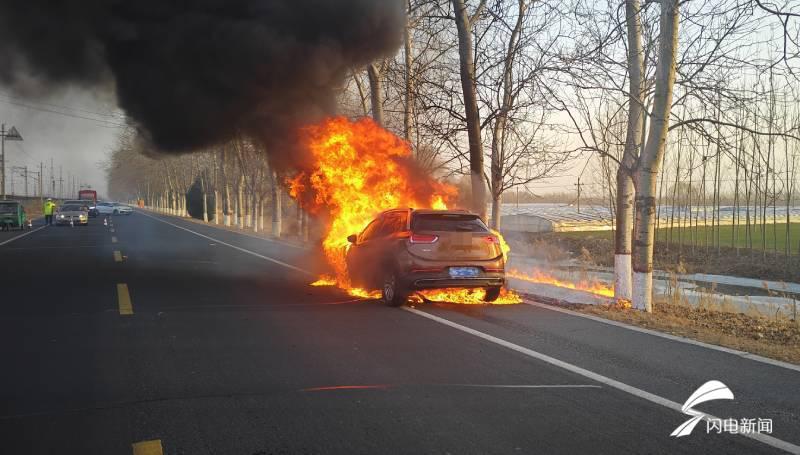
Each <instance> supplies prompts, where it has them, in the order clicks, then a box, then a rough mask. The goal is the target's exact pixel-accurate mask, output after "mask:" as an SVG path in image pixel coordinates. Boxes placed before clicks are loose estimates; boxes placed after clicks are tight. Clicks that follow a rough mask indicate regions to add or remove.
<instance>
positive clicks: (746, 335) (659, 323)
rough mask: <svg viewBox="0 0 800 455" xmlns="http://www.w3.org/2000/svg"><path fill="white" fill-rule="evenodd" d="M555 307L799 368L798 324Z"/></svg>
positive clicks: (677, 309) (667, 308) (665, 309)
mask: <svg viewBox="0 0 800 455" xmlns="http://www.w3.org/2000/svg"><path fill="white" fill-rule="evenodd" d="M555 305H556V306H561V307H564V308H568V309H570V310H573V311H577V312H580V313H585V314H591V315H595V316H599V317H602V318H606V319H610V320H614V321H619V322H624V323H627V324H631V325H636V326H639V327H644V328H648V329H652V330H657V331H659V332H664V333H668V334H671V335H677V336H682V337H686V338H691V339H694V340H698V341H703V342H706V343H710V344H716V345H719V346H725V347H728V348H732V349H738V350H740V351H746V352H750V353H753V354H758V355H761V356H764V357H769V358H772V359H776V360H782V361H785V362H790V363H794V364H800V323H798V321H789V320H777V321H776V320H770V319H766V318H759V317H753V316H749V315H745V314H739V313H727V312H721V311H713V310H707V309H698V308H693V307H687V306H684V305H676V304H674V303H669V302H666V301H657V302H655V305H654V310H653V312H652V313H645V312H642V311H637V310H632V309H627V308H621V307H618V306H615V305H578V304H569V303H557V304H555Z"/></svg>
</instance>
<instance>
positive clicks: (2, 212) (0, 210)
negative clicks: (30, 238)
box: [0, 201, 31, 231]
mask: <svg viewBox="0 0 800 455" xmlns="http://www.w3.org/2000/svg"><path fill="white" fill-rule="evenodd" d="M25 228H28V229H30V228H31V224H30V222H29V221H28V218H27V217H26V216H25V207H23V206H22V204H21V203H20V202H18V201H0V229H2V230H4V231H10V230H12V229H19V230H22V229H25Z"/></svg>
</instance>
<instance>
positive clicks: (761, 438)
mask: <svg viewBox="0 0 800 455" xmlns="http://www.w3.org/2000/svg"><path fill="white" fill-rule="evenodd" d="M402 309H403V310H405V311H408V312H409V313H413V314H416V315H417V316H422V317H424V318H427V319H430V320H432V321H434V322H438V323H439V324H442V325H446V326H448V327H452V328H454V329H456V330H460V331H462V332H464V333H468V334H470V335H473V336H476V337H478V338H481V339H483V340H486V341H488V342H490V343H494V344H497V345H500V346H503V347H505V348H508V349H511V350H512V351H516V352H518V353H520V354H523V355H526V356H528V357H531V358H534V359H537V360H541V361H542V362H545V363H549V364H550V365H553V366H556V367H559V368H562V369H564V370H567V371H569V372H571V373H575V374H577V375H580V376H583V377H585V378H588V379H591V380H593V381H596V382H599V383H601V384H605V385H607V386H609V387H613V388H615V389H617V390H620V391H622V392H625V393H628V394H631V395H633V396H635V397H638V398H642V399H645V400H647V401H650V402H651V403H655V404H658V405H661V406H664V407H665V408H668V409H672V410H673V411H677V412H681V406H682V405H681V404H680V403H676V402H674V401H672V400H668V399H666V398H663V397H660V396H658V395H656V394H653V393H650V392H646V391H644V390H642V389H639V388H636V387H633V386H630V385H628V384H625V383H623V382H620V381H617V380H615V379H611V378H609V377H607V376H603V375H601V374H598V373H595V372H593V371H589V370H587V369H585V368H581V367H579V366H577V365H573V364H571V363H568V362H564V361H563V360H558V359H556V358H554V357H550V356H549V355H546V354H542V353H541V352H537V351H534V350H533V349H528V348H526V347H523V346H520V345H518V344H514V343H511V342H509V341H506V340H503V339H500V338H497V337H495V336H492V335H489V334H488V333H483V332H481V331H478V330H475V329H472V328H469V327H467V326H464V325H461V324H458V323H455V322H453V321H450V320H449V319H445V318H442V317H439V316H434V315H432V314H429V313H426V312H424V311H420V310H417V309H414V308H409V307H403V308H402ZM704 414H705V413H704ZM706 418H707V419H717V417H714V416H713V415H711V414H706ZM667 430H668V429H667ZM741 435H742V436H744V437H747V438H750V439H753V440H756V441H758V442H761V443H763V444H767V445H769V446H772V447H775V448H776V449H781V450H785V451H787V452H789V453H795V454H800V446H796V445H794V444H792V443H790V442H786V441H783V440H781V439H778V438H775V437H772V436H769V435H766V434H762V433H747V434H741Z"/></svg>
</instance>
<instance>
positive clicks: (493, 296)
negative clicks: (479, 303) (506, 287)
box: [483, 286, 502, 302]
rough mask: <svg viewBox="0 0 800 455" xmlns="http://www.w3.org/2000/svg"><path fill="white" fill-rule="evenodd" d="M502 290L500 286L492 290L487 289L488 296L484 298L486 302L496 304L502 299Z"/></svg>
mask: <svg viewBox="0 0 800 455" xmlns="http://www.w3.org/2000/svg"><path fill="white" fill-rule="evenodd" d="M501 289H502V288H501V287H500V286H495V287H491V288H486V295H484V296H483V301H484V302H494V301H495V300H497V298H498V297H500V290H501Z"/></svg>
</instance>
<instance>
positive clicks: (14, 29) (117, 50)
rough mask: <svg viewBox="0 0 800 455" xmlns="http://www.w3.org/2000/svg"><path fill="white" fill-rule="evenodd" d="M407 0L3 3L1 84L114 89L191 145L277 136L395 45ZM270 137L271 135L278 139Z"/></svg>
mask: <svg viewBox="0 0 800 455" xmlns="http://www.w3.org/2000/svg"><path fill="white" fill-rule="evenodd" d="M402 5H403V2H401V1H400V0H197V1H191V0H184V1H179V0H64V1H50V0H26V1H18V0H0V8H2V13H0V62H2V64H0V83H2V84H3V85H5V86H8V87H11V88H12V89H14V90H16V91H18V92H21V93H23V92H24V93H25V94H26V95H31V94H32V93H31V92H34V93H33V95H36V94H41V93H36V92H41V91H42V90H43V88H45V87H48V88H52V87H59V86H64V85H69V84H74V85H80V86H84V87H92V88H96V89H97V90H108V89H109V88H111V87H113V90H114V91H115V93H116V96H117V99H118V103H119V105H120V107H121V108H122V109H123V110H124V111H125V112H126V114H127V116H128V117H129V118H130V119H131V121H132V123H134V125H135V126H137V127H138V128H139V129H140V131H141V132H142V133H143V135H144V136H145V137H147V138H148V139H149V140H150V141H152V143H153V144H155V145H156V146H157V147H159V148H161V149H163V150H165V151H178V152H180V151H189V150H192V149H196V148H199V147H203V146H208V145H212V144H215V143H219V142H222V141H224V140H226V139H228V138H230V137H232V135H234V134H237V133H238V132H243V133H245V134H247V135H250V136H254V137H256V138H258V139H260V140H262V141H264V142H267V143H268V144H269V143H273V142H279V141H280V139H279V138H278V136H281V135H287V134H290V131H292V129H293V128H294V127H296V126H298V125H299V124H302V123H304V122H307V121H311V120H315V119H316V118H318V117H320V116H321V115H324V114H326V113H328V112H330V111H331V110H332V109H333V98H334V94H335V91H336V89H337V87H338V86H339V85H340V84H341V81H342V78H343V76H344V75H345V74H346V72H347V71H348V70H350V69H351V68H358V67H360V66H362V65H364V64H366V63H368V62H369V61H371V60H374V59H375V58H378V57H380V56H382V55H385V54H387V53H390V52H392V51H393V50H394V49H396V48H397V46H398V45H399V42H400V38H401V37H402V24H403V10H402ZM273 139H274V140H273Z"/></svg>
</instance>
